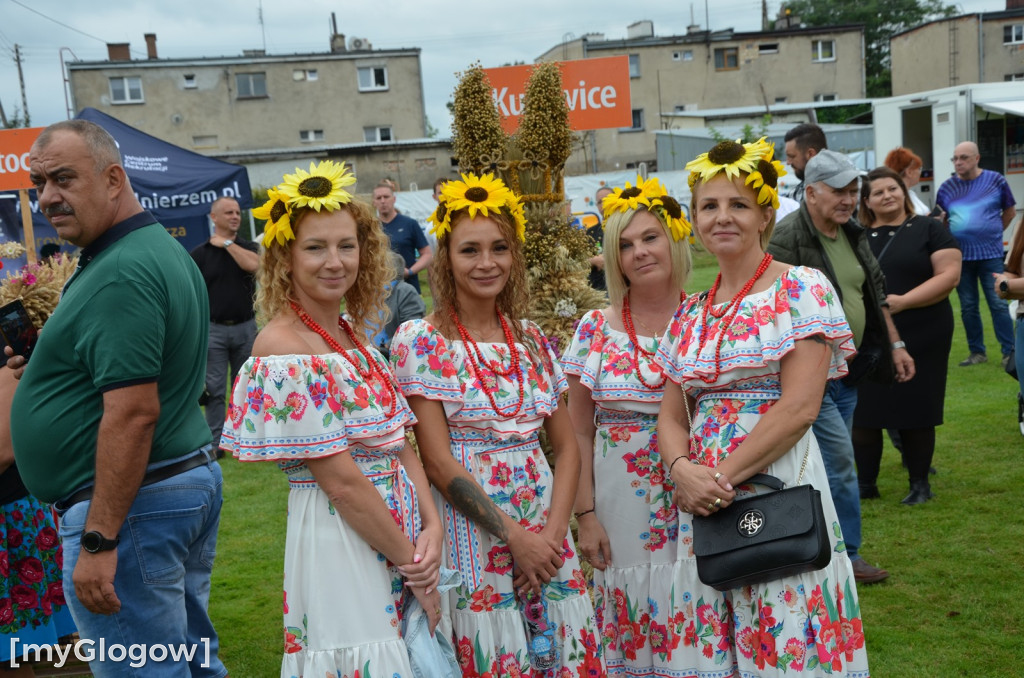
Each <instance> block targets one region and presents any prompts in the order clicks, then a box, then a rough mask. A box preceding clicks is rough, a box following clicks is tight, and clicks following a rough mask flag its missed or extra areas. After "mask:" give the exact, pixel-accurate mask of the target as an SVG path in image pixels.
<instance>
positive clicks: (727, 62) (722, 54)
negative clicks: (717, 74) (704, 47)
mask: <svg viewBox="0 0 1024 678" xmlns="http://www.w3.org/2000/svg"><path fill="white" fill-rule="evenodd" d="M739 67H740V50H739V48H738V47H719V48H718V49H716V50H715V70H716V71H735V70H736V69H738V68H739Z"/></svg>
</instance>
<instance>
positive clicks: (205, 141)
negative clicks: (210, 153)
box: [192, 134, 217, 148]
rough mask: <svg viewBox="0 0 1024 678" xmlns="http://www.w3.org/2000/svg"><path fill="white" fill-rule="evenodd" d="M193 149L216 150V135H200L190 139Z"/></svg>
mask: <svg viewBox="0 0 1024 678" xmlns="http://www.w3.org/2000/svg"><path fill="white" fill-rule="evenodd" d="M192 147H193V148H217V135H216V134H200V135H196V136H193V137H192Z"/></svg>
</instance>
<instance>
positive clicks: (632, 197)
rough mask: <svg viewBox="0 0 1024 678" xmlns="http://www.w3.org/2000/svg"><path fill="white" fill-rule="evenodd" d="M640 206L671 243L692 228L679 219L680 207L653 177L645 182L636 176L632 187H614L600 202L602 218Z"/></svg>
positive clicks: (680, 215) (627, 184) (688, 223)
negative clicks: (663, 230) (670, 239)
mask: <svg viewBox="0 0 1024 678" xmlns="http://www.w3.org/2000/svg"><path fill="white" fill-rule="evenodd" d="M641 206H642V207H643V209H646V210H647V211H648V212H650V213H651V214H653V215H654V216H656V217H657V218H658V220H659V221H661V223H663V224H665V228H667V229H668V232H669V233H670V234H672V238H673V239H674V240H676V241H679V240H682V239H683V238H686V237H688V236H689V235H690V231H691V230H692V229H691V226H690V222H689V221H687V220H686V217H685V216H683V208H682V207H681V206H680V205H679V202H678V201H676V199H675V198H673V197H672V196H670V195H669V194H668V192H667V191H666V190H665V187H664V186H663V185H662V184H661V182H660V181H658V180H657V179H656V178H655V177H651V178H650V179H647V180H646V181H645V180H644V178H643V177H641V176H637V178H636V186H630V185H629V182H628V181H627V182H626V185H625V187H623V188H616V189H615V190H614V191H612V192H611V193H610V194H609V195H606V196H605V197H604V200H603V201H602V202H601V207H602V209H603V211H604V218H605V219H608V217H610V216H611V215H612V214H614V213H615V212H627V211H629V210H635V209H640V208H641Z"/></svg>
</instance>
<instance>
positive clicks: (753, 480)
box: [740, 473, 786, 490]
mask: <svg viewBox="0 0 1024 678" xmlns="http://www.w3.org/2000/svg"><path fill="white" fill-rule="evenodd" d="M740 484H741V485H755V484H756V485H764V486H765V487H770V488H772V489H773V490H783V489H785V488H786V483H784V482H782V481H781V480H779V479H778V478H776V477H775V476H770V475H768V474H767V473H755V474H754V475H752V476H750V477H749V478H747V479H746V480H744V481H743V482H742V483H740Z"/></svg>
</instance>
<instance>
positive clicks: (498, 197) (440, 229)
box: [427, 174, 526, 241]
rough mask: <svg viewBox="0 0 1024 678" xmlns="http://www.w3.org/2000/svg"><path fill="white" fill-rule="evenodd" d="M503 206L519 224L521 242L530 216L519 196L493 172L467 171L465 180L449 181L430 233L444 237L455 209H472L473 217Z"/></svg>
mask: <svg viewBox="0 0 1024 678" xmlns="http://www.w3.org/2000/svg"><path fill="white" fill-rule="evenodd" d="M502 208H505V209H507V210H508V211H509V214H511V215H512V219H513V220H514V221H515V224H516V235H517V236H519V239H520V240H521V241H525V240H526V215H525V214H524V213H523V205H522V203H521V202H520V201H519V197H518V196H517V195H516V194H515V193H513V192H512V191H510V190H509V189H508V187H507V186H505V184H504V182H502V180H501V179H496V178H495V177H494V175H493V174H484V175H483V176H477V175H475V174H463V175H462V180H461V181H447V182H445V184H444V188H442V189H441V196H440V197H439V198H438V202H437V209H436V210H434V213H433V214H431V215H430V216H429V217H428V218H427V221H429V222H430V223H431V224H433V226H432V227H431V229H430V232H431V233H432V234H433V235H435V236H437V237H439V238H440V237H441V236H442V235H443V234H445V233H450V232H451V230H452V212H456V211H458V210H461V209H468V210H469V216H470V218H472V217H475V216H476V215H477V214H478V213H479V214H482V215H483V216H485V217H486V216H487V215H489V214H497V213H499V212H500V211H501V209H502Z"/></svg>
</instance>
